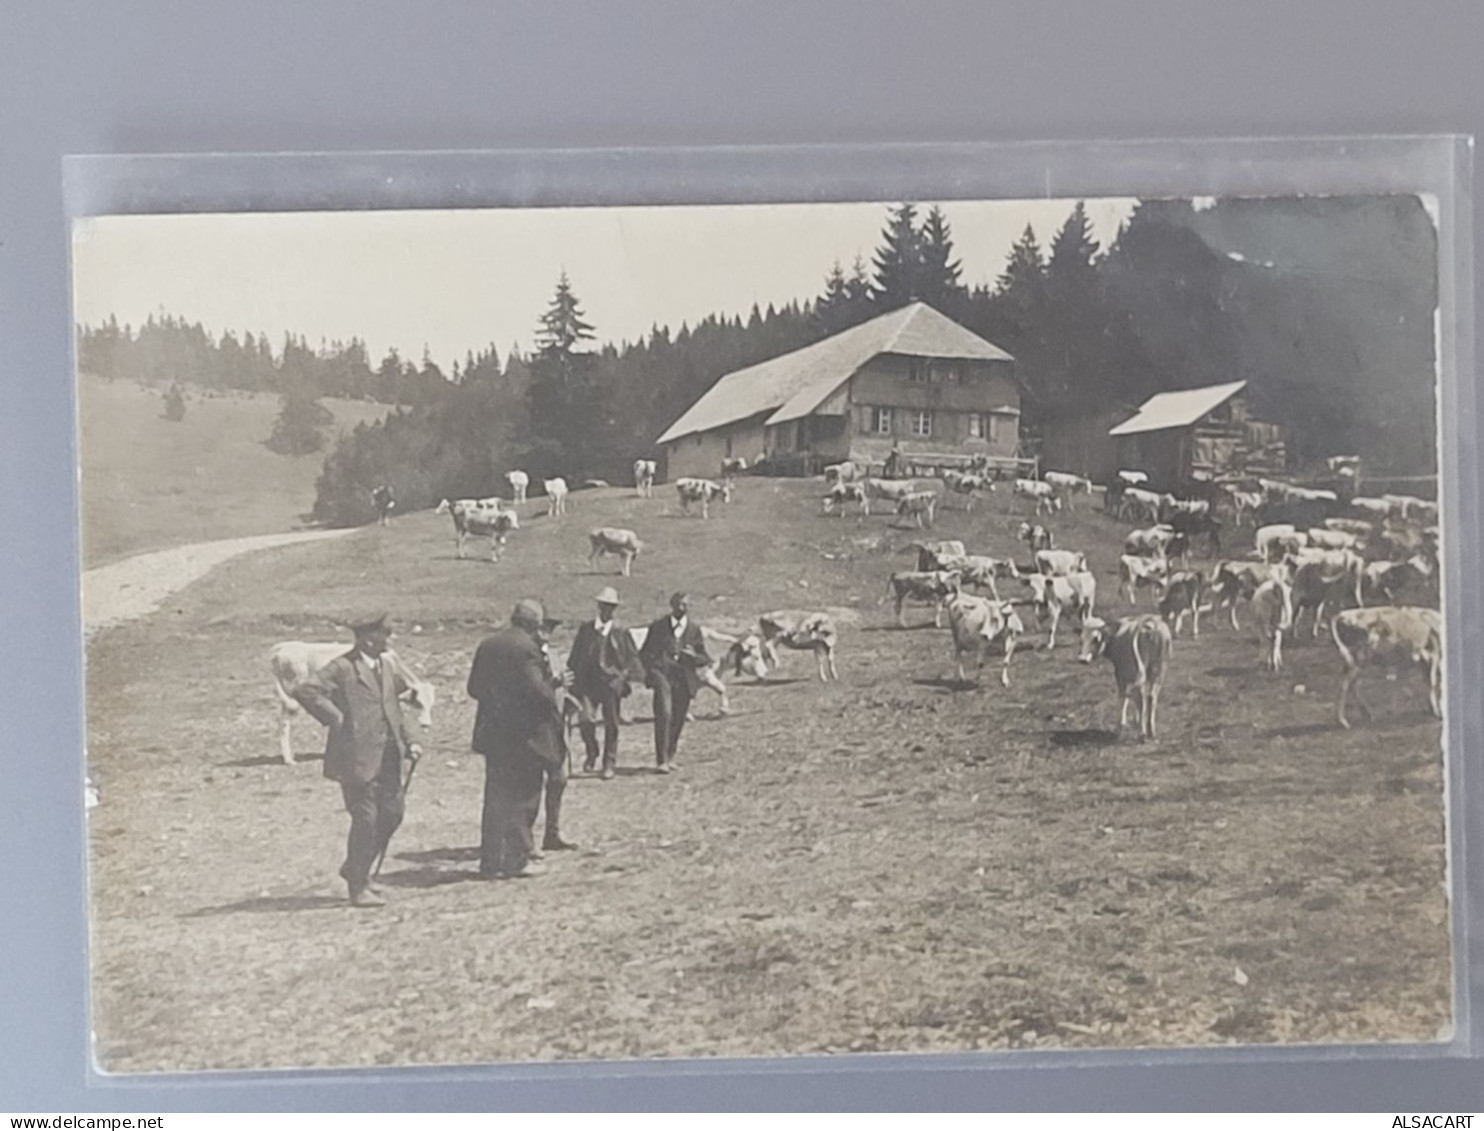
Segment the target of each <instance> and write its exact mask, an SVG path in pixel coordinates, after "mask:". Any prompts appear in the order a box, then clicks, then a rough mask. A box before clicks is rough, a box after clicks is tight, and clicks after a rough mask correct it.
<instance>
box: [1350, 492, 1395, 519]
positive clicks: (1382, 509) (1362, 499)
mask: <svg viewBox="0 0 1484 1131" xmlns="http://www.w3.org/2000/svg"><path fill="white" fill-rule="evenodd" d="M1350 506H1351V508H1352V509H1353V510H1358V511H1364V512H1365V513H1366V514H1373V515H1375V516H1376V517H1377V518H1385V517H1386V516H1387V515H1389V514H1390V513H1391V504H1390V503H1389V502H1387V501H1386V500H1385V499H1376V498H1371V497H1369V496H1367V495H1356V496H1355V497H1354V498H1352V499H1351V500H1350Z"/></svg>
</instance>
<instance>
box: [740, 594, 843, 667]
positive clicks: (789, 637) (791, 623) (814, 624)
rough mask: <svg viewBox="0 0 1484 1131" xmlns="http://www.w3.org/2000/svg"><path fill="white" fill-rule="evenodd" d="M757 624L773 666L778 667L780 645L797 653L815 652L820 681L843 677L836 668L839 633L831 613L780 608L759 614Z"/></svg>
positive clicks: (767, 656) (763, 649) (766, 656)
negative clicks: (836, 647) (836, 648)
mask: <svg viewBox="0 0 1484 1131" xmlns="http://www.w3.org/2000/svg"><path fill="white" fill-rule="evenodd" d="M757 626H758V631H759V633H761V635H762V652H763V656H764V658H765V659H766V660H767V661H768V663H770V664H771V665H772V666H773V667H775V668H776V667H778V646H779V645H780V644H781V645H782V646H783V647H785V648H790V649H792V650H794V651H796V652H812V653H814V662H815V665H816V667H817V668H818V671H819V679H820V682H821V683H826V682H828V681H829V680H832V679H834V680H838V679H839V678H840V673H839V672H838V671H837V670H836V669H835V645H836V643H837V642H838V640H839V633H838V632H837V631H836V629H835V622H834V620H833V619H831V617H830V616H829V614H828V613H817V612H801V611H799V610H797V609H779V610H777V611H775V612H771V613H764V614H763V615H762V616H760V617H758V619H757Z"/></svg>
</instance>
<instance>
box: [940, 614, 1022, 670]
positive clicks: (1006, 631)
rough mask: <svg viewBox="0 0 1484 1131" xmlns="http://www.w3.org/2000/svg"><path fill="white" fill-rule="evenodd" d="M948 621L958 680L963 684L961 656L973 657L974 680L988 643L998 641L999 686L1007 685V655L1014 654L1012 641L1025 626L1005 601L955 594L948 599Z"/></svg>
mask: <svg viewBox="0 0 1484 1131" xmlns="http://www.w3.org/2000/svg"><path fill="white" fill-rule="evenodd" d="M948 623H949V626H950V628H951V629H952V631H953V660H954V666H955V669H956V671H957V673H958V682H959V683H960V684H965V683H967V682H968V677H967V676H965V674H964V658H965V657H966V656H972V657H974V680H975V682H976V683H977V682H979V675H980V673H981V672H982V671H983V670H984V657H985V655H986V653H987V652H988V651H989V646H990V645H991V644H993V643H995V642H999V643H1000V644H1001V645H1002V646H1003V648H1004V656H1005V659H1004V663H1003V664H1001V665H1000V686H1002V687H1009V686H1010V658H1011V657H1012V656H1014V655H1015V641H1016V640H1018V639H1019V638H1020V635H1021V634H1022V633H1023V632H1025V625H1024V624H1023V623H1022V622H1021V619H1020V617H1019V615H1018V614H1017V613H1016V612H1015V606H1014V605H1011V604H1010V603H1009V602H1008V601H991V600H987V599H986V598H984V597H970V596H969V595H968V594H967V593H959V594H956V595H955V596H954V597H953V598H951V599H950V600H949V602H948Z"/></svg>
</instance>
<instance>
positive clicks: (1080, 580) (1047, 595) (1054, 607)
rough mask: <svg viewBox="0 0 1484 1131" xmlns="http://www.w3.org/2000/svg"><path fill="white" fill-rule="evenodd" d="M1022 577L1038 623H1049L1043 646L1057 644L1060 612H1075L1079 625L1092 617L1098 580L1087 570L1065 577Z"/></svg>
mask: <svg viewBox="0 0 1484 1131" xmlns="http://www.w3.org/2000/svg"><path fill="white" fill-rule="evenodd" d="M1022 580H1024V582H1025V583H1026V584H1027V585H1029V586H1030V588H1031V606H1032V608H1034V609H1035V611H1036V620H1037V621H1038V622H1039V623H1041V624H1045V623H1046V622H1047V621H1050V622H1051V628H1050V632H1049V633H1048V634H1047V638H1046V647H1048V648H1055V647H1056V629H1057V626H1058V625H1060V624H1061V618H1062V614H1064V613H1069V612H1070V613H1075V614H1076V615H1077V622H1078V624H1079V625H1080V624H1082V623H1084V622H1085V621H1086V620H1087V618H1088V617H1090V616H1092V607H1093V603H1094V601H1096V599H1097V579H1096V578H1095V577H1093V575H1092V574H1091V573H1088V572H1087V571H1086V570H1083V571H1082V572H1080V573H1072V574H1068V575H1067V576H1065V577H1047V576H1046V575H1044V574H1039V573H1035V574H1030V575H1029V576H1027V577H1025V578H1023V579H1022Z"/></svg>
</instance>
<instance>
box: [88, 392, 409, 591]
mask: <svg viewBox="0 0 1484 1131" xmlns="http://www.w3.org/2000/svg"><path fill="white" fill-rule="evenodd" d="M163 391H164V390H163V389H150V388H147V387H144V386H141V385H138V384H135V383H134V382H132V381H113V382H110V381H105V380H103V379H102V378H100V377H94V376H91V375H89V374H83V375H82V376H81V377H80V378H79V379H78V416H79V419H80V421H81V440H82V446H81V455H82V514H83V536H82V560H83V568H84V569H92V568H93V567H94V566H99V565H106V564H107V563H109V562H113V561H117V560H118V559H120V558H124V557H128V556H129V555H131V554H138V553H142V552H144V551H146V550H159V549H164V548H166V547H169V546H180V545H184V544H186V543H189V542H204V541H208V540H212V539H217V538H239V537H243V536H245V535H249V534H272V533H277V532H279V531H286V530H291V529H293V528H295V527H296V526H299V525H301V524H302V522H303V516H304V515H305V514H306V513H307V512H308V511H309V508H310V507H311V506H313V504H314V481H315V478H316V477H317V476H318V475H319V471H320V467H321V465H322V464H323V463H324V454H323V453H320V454H317V455H309V456H281V455H276V454H274V453H273V452H270V451H269V450H268V449H267V448H265V447H264V446H263V441H264V440H266V439H267V438H268V434H269V433H270V432H271V431H272V430H273V422H274V420H275V419H277V417H278V398H277V397H276V396H270V395H267V394H253V393H235V394H231V395H224V396H221V397H205V396H202V392H201V390H200V389H197V388H195V387H187V389H186V396H187V398H188V399H187V403H186V415H185V419H184V420H181V421H178V422H171V421H168V420H164V419H162V418H161V416H160V410H161V407H162V406H161V399H160V398H161V395H162V393H163ZM323 403H324V405H325V407H326V408H328V409H329V410H330V411H331V412H332V413H334V414H335V426H334V428H332V429H331V432H333V431H334V430H335V429H336V428H344V429H349V428H353V427H354V426H355V425H356V424H359V423H361V422H362V421H370V420H379V419H380V418H381V417H383V416H385V415H386V413H387V406H386V405H383V404H366V403H362V402H360V401H341V400H326V401H324V402H323Z"/></svg>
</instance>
